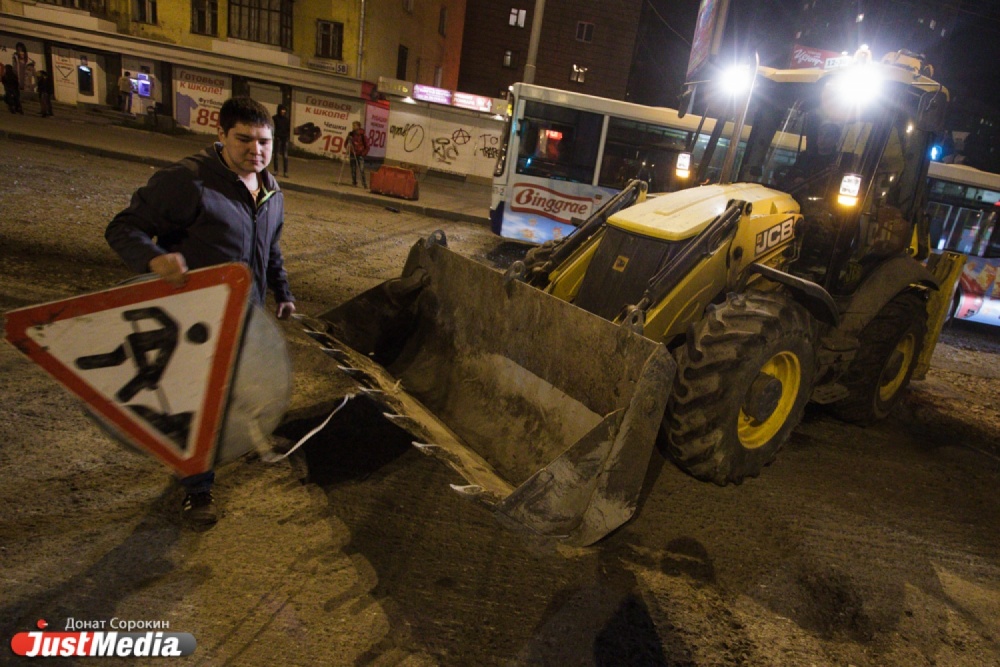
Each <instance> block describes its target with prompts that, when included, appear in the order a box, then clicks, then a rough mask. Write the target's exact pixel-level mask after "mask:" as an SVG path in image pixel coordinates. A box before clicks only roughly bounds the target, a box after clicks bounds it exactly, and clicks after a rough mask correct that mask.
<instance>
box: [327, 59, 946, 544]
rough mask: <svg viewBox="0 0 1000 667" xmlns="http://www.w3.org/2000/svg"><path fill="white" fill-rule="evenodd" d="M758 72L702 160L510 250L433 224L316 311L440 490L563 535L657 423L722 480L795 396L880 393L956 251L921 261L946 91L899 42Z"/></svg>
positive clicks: (905, 378)
mask: <svg viewBox="0 0 1000 667" xmlns="http://www.w3.org/2000/svg"><path fill="white" fill-rule="evenodd" d="M752 75H753V79H752V81H753V83H752V86H751V87H750V90H751V91H752V92H751V93H748V94H747V96H746V98H745V99H746V102H745V103H744V104H742V105H739V104H737V105H734V106H733V108H734V109H740V110H739V111H736V112H734V113H733V116H734V120H733V122H731V123H728V126H729V127H730V128H731V129H732V137H738V138H740V137H742V138H743V139H744V141H737V140H732V141H730V142H729V146H730V147H729V151H728V152H727V153H726V155H725V160H724V162H723V165H722V169H721V173H720V174H719V177H718V179H717V181H716V182H715V183H714V184H707V185H701V186H698V187H692V188H689V189H685V190H681V191H678V192H673V193H668V194H661V195H658V196H656V197H650V198H648V199H647V198H646V196H645V195H646V193H645V185H644V184H643V183H641V182H637V181H636V182H633V183H631V184H630V185H629V186H628V187H627V188H626V189H625V190H624V191H623V192H622V193H621V194H620V195H618V196H617V197H616V198H614V199H613V200H612V201H609V202H608V203H607V204H606V205H605V206H604V207H603V208H602V209H600V210H599V211H597V212H596V213H595V214H594V215H593V216H592V217H591V218H590V219H588V220H587V221H586V222H584V223H583V224H582V225H581V226H580V227H579V228H578V229H577V230H576V231H575V232H574V233H573V234H571V235H570V236H568V237H567V238H566V239H564V240H562V241H558V242H550V243H548V244H545V245H543V246H540V247H538V248H535V249H533V250H532V251H531V252H529V253H528V254H527V256H526V257H525V260H524V261H523V262H516V263H515V264H513V265H512V266H511V267H510V268H509V269H508V270H507V271H506V272H505V273H501V272H499V271H496V270H493V269H491V268H488V267H486V266H484V265H481V264H479V263H477V262H474V261H472V260H469V259H465V258H463V257H461V256H459V255H457V254H455V253H453V252H451V251H449V250H448V249H447V247H446V243H445V239H444V237H443V235H442V234H440V233H437V234H435V235H433V236H431V237H430V238H428V239H426V240H421V241H420V242H418V243H417V244H416V245H415V246H414V247H413V249H412V251H411V253H410V256H409V258H408V260H407V262H406V264H405V266H404V267H403V271H402V275H401V276H400V277H399V278H397V279H394V280H390V281H388V282H386V283H383V284H382V285H379V286H377V287H375V288H373V289H371V290H369V291H368V292H366V293H364V294H362V295H360V296H358V297H356V298H355V299H352V300H350V301H348V302H347V303H345V304H343V305H341V306H339V307H336V308H333V309H332V310H330V311H328V312H326V313H324V314H322V315H321V316H320V318H319V319H320V320H321V324H318V325H314V326H312V327H310V333H311V334H312V335H313V336H314V337H315V338H316V339H317V340H319V341H321V343H322V344H323V346H324V348H325V349H326V351H327V353H328V354H330V355H331V356H333V357H335V358H336V359H337V360H338V362H339V364H340V365H341V367H342V368H343V369H344V371H345V372H347V373H349V374H351V375H352V376H353V377H355V378H356V380H357V382H358V384H359V385H360V387H361V389H362V390H363V391H364V392H365V393H366V394H367V395H368V396H369V397H371V398H372V399H373V400H376V401H378V402H380V403H381V404H383V405H384V406H385V407H386V414H387V416H389V417H390V418H392V419H393V420H394V421H395V422H396V423H397V424H399V425H400V426H402V427H404V428H406V429H408V430H409V431H411V432H412V433H414V434H415V435H416V438H417V440H416V441H415V442H414V444H415V445H416V446H418V447H419V448H420V449H421V450H422V451H425V452H427V453H432V454H438V455H440V456H441V457H442V458H444V459H445V460H446V461H447V462H448V463H449V464H451V465H452V466H453V467H454V468H455V469H456V470H457V471H458V472H459V473H460V474H461V475H462V476H463V477H464V478H465V479H466V480H467V484H464V485H454V486H455V488H456V489H457V490H459V491H461V492H463V493H466V494H468V495H470V496H473V497H475V498H477V499H478V500H480V501H482V502H483V503H485V504H486V505H488V506H489V507H490V508H491V509H492V510H493V511H494V512H495V514H496V516H497V517H498V518H499V519H501V520H502V521H504V522H505V523H508V524H510V525H512V526H519V527H522V528H525V529H527V530H529V531H531V532H533V533H536V534H541V535H547V536H552V537H557V538H560V539H564V540H566V541H568V542H570V543H573V544H590V543H592V542H595V541H596V540H598V539H600V538H601V537H603V536H604V535H606V534H607V533H609V532H610V531H612V530H614V529H615V528H616V527H618V526H620V525H621V524H622V523H624V522H625V521H627V520H628V519H629V518H630V517H631V516H632V514H633V513H634V511H635V509H636V504H637V500H638V497H639V491H640V487H641V485H642V482H643V478H644V476H645V474H646V469H647V467H648V464H649V461H650V455H651V453H652V449H653V446H654V441H655V440H656V439H657V436H658V433H660V438H661V439H662V442H664V443H665V446H666V451H667V453H668V454H669V456H670V457H671V458H672V459H673V460H674V461H675V462H676V464H677V465H678V466H680V467H681V468H682V469H683V470H685V471H687V472H688V473H690V474H691V475H693V476H695V477H697V478H699V479H703V480H707V481H711V482H714V483H716V484H720V485H721V484H728V483H740V482H741V481H742V480H744V479H745V478H747V477H753V476H756V475H758V474H759V473H760V471H761V470H762V469H763V468H764V467H765V466H767V465H768V464H770V463H771V462H772V461H773V460H774V458H775V456H776V454H777V453H778V450H779V449H780V448H781V446H782V445H783V444H784V443H785V441H786V440H787V439H788V437H789V435H790V433H791V432H792V431H793V429H795V427H796V426H797V424H798V423H799V421H800V419H801V416H802V413H803V409H804V407H805V405H806V403H808V402H809V401H814V402H816V403H822V404H826V405H827V406H829V408H830V409H831V410H832V411H833V412H834V413H835V414H836V415H838V416H840V417H841V418H843V419H845V420H848V421H852V422H859V423H867V422H870V421H873V420H875V419H879V418H882V417H885V416H886V415H887V414H888V413H889V412H890V410H891V409H892V408H893V406H894V405H895V404H896V403H897V401H899V399H900V397H901V395H902V392H903V389H904V387H905V386H906V385H907V383H908V382H909V381H910V378H911V376H912V374H913V372H914V369H915V368H916V367H917V366H918V361H919V360H923V361H924V362H926V360H927V359H929V356H930V353H931V351H932V350H933V346H934V342H935V340H936V333H937V331H938V330H939V325H940V321H941V319H942V317H943V315H944V314H945V312H946V310H947V308H946V306H947V303H948V300H949V298H950V288H949V286H948V280H951V281H952V282H953V281H954V279H955V277H956V276H957V273H958V270H960V258H955V257H945V258H943V259H942V258H940V257H938V258H936V259H937V260H938V261H936V262H934V263H933V266H934V271H932V270H929V269H928V268H927V267H926V266H925V265H924V264H923V263H922V262H921V260H924V259H925V258H926V257H927V255H928V247H927V245H928V244H927V242H926V237H927V228H926V223H925V219H924V213H923V209H924V190H925V188H926V182H927V164H928V159H929V158H928V153H929V147H930V142H931V140H932V138H933V133H934V132H935V131H936V130H938V129H939V128H940V123H941V121H942V118H943V114H944V110H945V108H946V104H947V92H946V91H945V90H944V88H943V87H942V86H941V85H940V84H938V83H936V82H935V81H933V80H932V79H930V78H929V77H928V76H926V75H925V70H924V64H923V63H922V62H921V61H920V59H919V58H916V57H913V56H912V55H909V54H905V53H900V54H891V55H890V56H888V57H887V58H886V59H884V60H883V62H881V63H871V62H861V63H858V64H856V65H854V66H851V67H845V68H842V69H840V70H834V71H822V70H801V69H800V70H775V69H769V68H756V70H755V71H754V72H752ZM722 120H723V121H725V120H726V119H725V118H723V119H722ZM723 125H726V123H717V126H723ZM718 138H719V137H718V136H715V137H713V141H717V140H718ZM708 154H709V155H710V151H709V152H708ZM695 157H696V158H697V156H695ZM702 157H703V159H702V161H701V165H700V175H698V176H696V178H697V179H698V180H699V182H700V181H701V179H702V178H704V177H705V175H706V174H707V173H708V166H709V165H708V161H709V159H708V158H707V157H706V156H704V155H703V156H702ZM694 162H695V164H696V165H697V164H698V162H699V161H698V160H697V159H695V160H694ZM914 239H917V242H914ZM956 265H957V266H958V267H959V269H958V270H956V268H955V267H956ZM942 288H943V289H942ZM928 331H930V332H931V333H930V334H929V333H928ZM925 367H926V364H925Z"/></svg>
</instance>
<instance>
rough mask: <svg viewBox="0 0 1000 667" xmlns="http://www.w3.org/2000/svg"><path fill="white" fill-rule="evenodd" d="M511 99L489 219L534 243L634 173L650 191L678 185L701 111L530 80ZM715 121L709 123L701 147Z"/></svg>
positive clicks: (561, 229)
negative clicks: (679, 161) (677, 173)
mask: <svg viewBox="0 0 1000 667" xmlns="http://www.w3.org/2000/svg"><path fill="white" fill-rule="evenodd" d="M508 100H509V114H508V117H507V121H506V125H505V127H504V131H503V135H502V137H501V147H500V152H499V157H498V159H497V167H496V171H495V173H494V178H493V196H492V201H491V205H490V221H491V226H492V229H493V231H494V233H496V234H498V235H500V236H502V237H504V238H508V239H515V240H520V241H527V242H529V243H543V242H545V241H548V240H551V239H558V238H561V237H563V236H566V235H568V234H569V233H570V232H572V231H573V229H574V228H575V225H574V220H580V221H582V220H584V219H586V218H587V217H588V216H589V215H590V213H591V212H592V211H593V210H596V209H597V208H599V207H600V206H601V204H602V203H604V202H605V201H607V199H608V198H609V197H611V196H613V195H614V194H616V193H617V192H619V191H620V190H621V189H622V188H623V187H624V186H625V184H626V183H628V182H629V181H630V180H631V179H633V178H640V179H642V180H644V181H647V182H648V183H649V186H650V187H649V190H650V192H656V191H667V190H671V189H674V188H673V187H672V179H673V178H674V175H673V172H674V163H675V161H676V158H677V155H678V153H681V152H684V151H685V150H688V142H689V140H690V138H691V136H692V135H693V134H694V133H695V132H698V131H699V117H698V116H690V115H689V116H686V117H684V118H680V117H678V113H677V111H676V110H674V109H667V108H659V107H648V106H643V105H640V104H631V103H629V102H620V101H617V100H610V99H605V98H601V97H595V96H593V95H584V94H582V93H575V92H571V91H566V90H557V89H554V88H545V87H543V86H535V85H531V84H526V83H515V84H514V85H513V86H511V88H510V94H509V96H508ZM713 126H714V124H713V122H712V121H711V120H706V121H705V124H704V127H702V128H701V131H702V132H704V134H703V135H701V134H700V135H699V139H700V142H701V144H702V145H704V144H705V143H707V140H708V133H710V132H711V131H712V128H713ZM724 148H725V140H723V144H722V148H721V149H720V150H719V151H718V154H719V156H720V157H719V159H720V160H721V155H723V154H724V153H725V150H723V149H724Z"/></svg>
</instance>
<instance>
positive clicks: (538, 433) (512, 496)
mask: <svg viewBox="0 0 1000 667" xmlns="http://www.w3.org/2000/svg"><path fill="white" fill-rule="evenodd" d="M319 320H320V322H317V323H316V324H313V325H307V329H309V330H310V334H311V335H312V336H313V337H314V338H315V339H317V340H318V341H320V342H321V344H322V345H323V346H324V348H325V350H326V352H327V353H328V354H329V355H331V356H332V357H334V358H335V359H337V361H338V364H339V365H340V367H341V369H342V370H343V371H344V372H345V373H348V374H349V375H351V376H353V377H354V378H355V379H356V381H357V383H358V385H359V389H360V391H362V392H364V393H365V395H367V396H369V397H370V398H372V399H373V400H376V401H378V402H379V403H381V404H382V405H383V406H384V407H385V412H386V416H387V417H389V418H390V419H392V420H393V421H394V422H396V423H397V424H398V425H399V426H401V427H403V428H405V429H406V430H408V431H409V432H410V433H412V434H413V435H414V436H415V437H416V439H417V440H416V441H415V442H414V445H415V446H417V447H418V448H420V449H421V451H423V452H425V453H429V454H435V455H438V456H440V457H441V458H442V459H444V460H445V461H446V462H447V463H448V464H450V465H451V466H452V467H453V468H454V469H455V470H456V471H458V472H459V473H460V474H461V475H462V476H463V477H464V478H465V479H466V480H467V481H468V484H467V485H452V486H453V488H455V489H456V490H457V491H460V492H462V493H464V494H467V495H470V496H474V497H475V498H476V499H478V500H479V501H481V502H483V503H485V504H486V505H488V506H489V507H490V508H491V509H492V510H493V512H494V513H495V515H496V516H497V518H498V519H499V520H500V521H501V522H502V523H505V524H507V525H508V526H511V527H520V528H524V529H527V530H528V531H531V532H532V533H535V534H539V535H545V536H551V537H556V538H560V539H563V540H565V541H567V542H568V543H570V544H576V545H586V544H591V543H593V542H596V541H597V540H599V539H600V538H602V537H604V536H605V535H606V534H608V533H609V532H611V531H612V530H614V529H615V528H617V527H618V526H620V525H621V524H623V523H624V522H626V521H628V520H629V518H631V516H632V514H633V513H634V512H635V509H636V505H637V502H638V496H639V491H640V488H641V486H642V482H643V479H644V477H645V473H646V469H647V467H648V464H649V459H650V455H651V452H652V447H653V443H654V440H655V438H656V434H657V430H658V428H659V424H660V421H661V419H662V417H663V412H664V409H665V407H666V401H667V396H668V393H669V390H670V387H671V385H672V383H673V379H674V374H675V372H676V365H675V364H674V361H673V359H672V357H671V356H670V354H669V353H668V352H667V350H666V348H665V347H664V346H663V345H661V344H659V343H656V342H654V341H652V340H650V339H648V338H645V337H643V336H642V335H640V334H637V333H635V332H634V331H633V330H631V329H629V328H627V327H623V326H618V325H615V324H612V323H611V322H609V321H607V320H604V319H602V318H599V317H597V316H595V315H592V314H590V313H588V312H586V311H583V310H581V309H579V308H577V307H575V306H573V305H572V304H570V303H567V302H564V301H561V300H559V299H556V298H555V297H552V296H550V295H548V294H546V293H545V292H542V291H541V290H538V289H536V288H533V287H531V286H529V285H526V284H525V283H523V282H520V281H517V280H514V279H512V278H509V277H507V276H505V275H504V274H502V273H500V272H498V271H496V270H494V269H491V268H489V267H487V266H485V265H483V264H480V263H478V262H475V261H473V260H470V259H466V258H463V257H462V256H460V255H458V254H456V253H454V252H451V251H450V250H448V249H447V248H446V247H445V245H444V236H443V234H441V233H440V232H436V233H435V235H434V236H432V237H431V239H429V240H427V241H424V240H422V241H420V242H418V243H417V244H416V245H414V247H413V248H412V250H411V251H410V255H409V257H408V259H407V262H406V265H405V267H404V269H403V274H402V276H401V277H400V278H398V279H395V280H390V281H388V282H385V283H383V284H381V285H378V286H377V287H375V288H373V289H371V290H369V291H367V292H365V293H363V294H361V295H359V296H357V297H356V298H354V299H352V300H350V301H348V302H346V303H344V304H342V305H340V306H338V307H336V308H333V309H332V310H329V311H327V312H325V313H323V314H322V315H321V316H320V317H319Z"/></svg>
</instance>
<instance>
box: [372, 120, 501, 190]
mask: <svg viewBox="0 0 1000 667" xmlns="http://www.w3.org/2000/svg"><path fill="white" fill-rule="evenodd" d="M502 131H503V124H502V123H501V122H500V121H497V120H494V119H492V118H485V117H481V116H473V115H469V114H458V113H453V112H447V111H440V110H438V109H428V108H421V107H410V108H407V107H406V105H396V106H394V107H393V108H392V109H391V110H390V112H389V135H388V137H387V140H386V144H387V146H386V157H387V158H388V159H390V160H395V161H397V162H400V163H403V164H410V165H415V166H419V167H427V168H428V169H435V170H437V171H445V172H448V173H452V174H462V175H463V176H465V175H474V176H482V177H484V178H489V177H491V176H492V175H493V168H494V167H495V166H496V160H497V153H498V152H499V146H500V134H501V132H502Z"/></svg>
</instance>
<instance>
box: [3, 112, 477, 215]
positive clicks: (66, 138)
mask: <svg viewBox="0 0 1000 667" xmlns="http://www.w3.org/2000/svg"><path fill="white" fill-rule="evenodd" d="M54 111H55V115H54V116H52V117H50V118H42V117H41V116H40V115H39V106H38V102H37V101H36V100H30V99H28V100H24V114H23V115H22V114H12V113H10V112H8V111H7V109H6V108H0V140H3V141H6V140H8V139H10V140H16V141H31V142H36V143H42V144H47V145H51V146H58V147H64V148H74V149H77V150H81V151H84V152H87V153H91V154H93V155H99V156H101V157H110V158H116V159H120V160H132V161H136V162H142V163H144V164H151V165H154V166H158V167H159V166H166V165H168V164H170V163H173V162H176V161H177V160H180V159H182V158H185V157H187V156H188V155H192V154H194V153H197V152H198V151H200V150H202V149H203V148H205V146H207V145H208V144H209V143H210V142H211V141H212V140H213V137H212V136H210V135H207V134H183V135H169V134H164V133H162V132H153V131H150V130H146V129H142V127H141V125H142V123H143V122H144V121H145V119H144V118H138V119H137V120H134V121H131V122H130V121H129V120H128V119H127V117H126V116H125V115H124V114H122V113H121V112H118V111H115V110H113V109H108V108H102V109H95V110H83V109H80V108H77V107H73V106H69V105H61V104H58V103H56V104H55V109H54ZM288 162H289V169H288V171H289V174H290V175H289V176H288V177H287V178H286V177H282V178H279V179H278V182H279V183H280V184H281V187H282V189H284V190H292V191H297V192H309V193H312V194H319V195H330V196H333V197H338V198H340V199H346V200H351V201H361V202H366V203H370V204H375V205H379V206H387V207H391V208H396V209H399V210H401V211H410V212H413V213H419V214H421V215H426V216H430V217H436V218H444V219H447V220H458V221H464V222H474V223H480V224H486V225H488V224H489V209H490V186H489V185H480V184H474V183H466V182H464V181H461V180H457V179H452V178H448V177H447V176H436V175H435V176H432V175H428V174H418V176H417V180H418V181H419V182H420V195H419V199H418V200H416V201H409V200H406V199H397V198H395V197H384V196H382V195H377V194H374V193H372V192H368V191H367V190H363V189H362V188H360V187H354V186H352V185H351V170H350V167H349V165H348V164H347V163H343V165H344V166H343V168H341V164H342V163H340V162H337V161H335V160H324V159H321V158H315V159H310V158H297V157H289V160H288ZM370 176H371V174H370V172H369V182H370Z"/></svg>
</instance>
